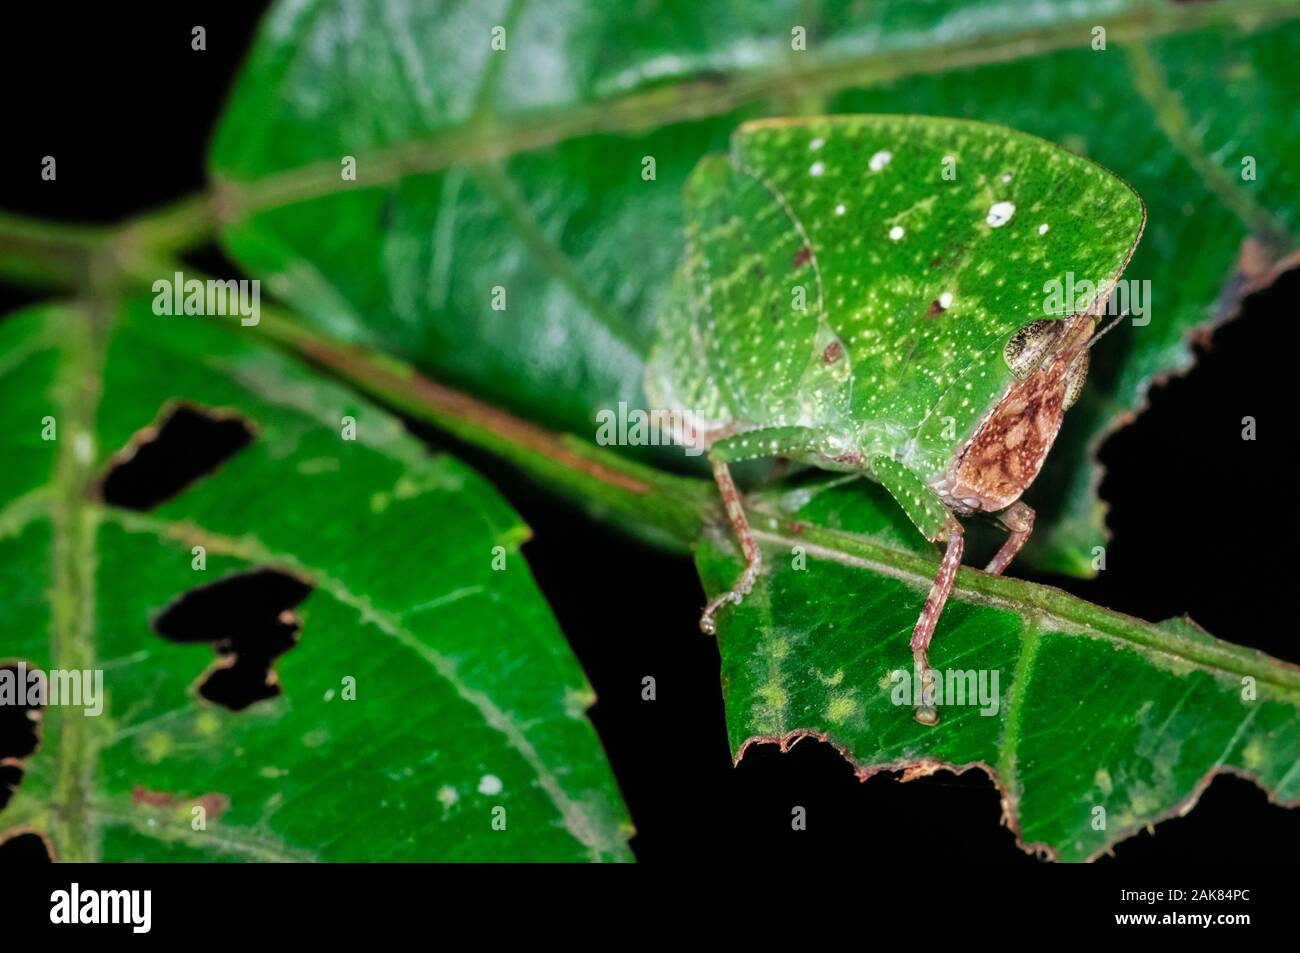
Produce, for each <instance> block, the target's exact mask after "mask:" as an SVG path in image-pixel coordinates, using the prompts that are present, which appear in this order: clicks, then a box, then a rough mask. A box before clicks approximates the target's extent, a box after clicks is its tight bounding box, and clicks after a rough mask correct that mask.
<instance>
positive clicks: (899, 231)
mask: <svg viewBox="0 0 1300 953" xmlns="http://www.w3.org/2000/svg"><path fill="white" fill-rule="evenodd" d="M904 234H906V233H905V232H904V231H903V226H902V225H895V226H894V227H893V228H891V229H890V230H889V237H890V238H892V239H893V240H894V241H898V240H899V239H900V238H902V237H903V235H904Z"/></svg>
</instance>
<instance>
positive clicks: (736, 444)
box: [700, 427, 814, 635]
mask: <svg viewBox="0 0 1300 953" xmlns="http://www.w3.org/2000/svg"><path fill="white" fill-rule="evenodd" d="M813 438H814V434H813V431H811V430H807V429H805V428H803V427H773V428H770V429H767V430H751V431H747V432H745V433H740V434H735V435H733V436H731V437H727V438H725V439H723V440H719V441H718V442H717V443H715V444H714V445H713V447H712V448H710V450H709V463H710V464H711V465H712V467H713V480H714V482H715V483H717V484H718V490H719V491H720V492H721V493H722V505H723V507H724V508H725V509H726V512H727V519H728V521H729V522H730V523H731V526H732V529H734V530H735V531H736V539H737V540H739V542H740V551H741V552H742V553H743V554H744V556H745V569H744V571H743V572H741V574H740V578H739V579H737V580H736V582H735V584H734V585H732V587H731V588H730V589H729V590H728V591H726V592H724V593H721V594H719V595H717V596H715V597H714V598H713V599H711V600H709V604H708V605H707V606H705V607H704V614H703V615H701V616H700V630H701V631H702V632H704V633H705V634H706V635H713V634H714V633H716V632H717V630H718V625H717V619H716V618H715V617H716V615H717V612H718V610H719V609H720V608H722V607H723V606H725V605H737V604H739V603H740V601H741V600H742V599H744V598H745V596H747V595H749V594H750V592H752V591H753V589H754V583H755V582H756V581H757V580H758V575H759V573H760V572H762V570H763V553H762V551H761V550H760V549H759V548H758V541H757V540H756V539H754V533H753V531H752V530H751V529H750V528H749V520H748V518H747V517H746V516H745V507H744V503H743V501H742V500H741V498H740V491H738V490H737V489H736V483H735V481H734V480H732V478H731V470H730V468H729V466H728V465H729V464H732V463H739V462H740V461H742V460H756V459H758V458H760V457H775V456H781V455H782V454H786V453H794V452H796V451H799V450H802V449H805V448H807V447H809V446H811V445H812V441H813Z"/></svg>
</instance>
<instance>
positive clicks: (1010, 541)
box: [984, 500, 1034, 576]
mask: <svg viewBox="0 0 1300 953" xmlns="http://www.w3.org/2000/svg"><path fill="white" fill-rule="evenodd" d="M997 518H998V522H999V523H1001V524H1002V525H1003V526H1005V527H1006V528H1007V541H1006V542H1005V543H1003V544H1002V548H1001V549H999V550H998V552H997V555H996V556H994V557H993V559H992V560H991V561H990V562H989V564H988V565H987V566H985V567H984V571H985V572H986V573H989V574H990V575H993V576H1000V575H1002V570H1004V569H1006V568H1007V566H1009V565H1011V560H1013V559H1015V558H1016V553H1018V552H1020V547H1021V546H1023V545H1025V541H1026V540H1027V539H1029V533H1030V532H1031V531H1032V530H1033V528H1034V511H1033V510H1032V509H1030V508H1029V507H1028V506H1026V505H1025V504H1024V503H1021V502H1020V501H1019V500H1017V501H1016V502H1014V503H1012V504H1011V505H1010V506H1008V507H1007V508H1006V509H1005V510H1003V511H1002V512H1001V513H999V514H998V517H997Z"/></svg>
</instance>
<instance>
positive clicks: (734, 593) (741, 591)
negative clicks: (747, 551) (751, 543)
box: [700, 550, 763, 635]
mask: <svg viewBox="0 0 1300 953" xmlns="http://www.w3.org/2000/svg"><path fill="white" fill-rule="evenodd" d="M762 568H763V557H762V556H761V555H760V554H759V553H758V551H757V550H755V553H754V557H753V558H752V559H751V560H750V562H749V563H748V564H747V565H746V566H745V571H744V572H743V573H741V574H740V578H739V579H737V580H736V584H735V586H733V587H732V588H731V590H730V591H728V592H724V593H722V594H721V595H719V596H715V597H714V598H712V599H710V600H709V604H708V605H707V606H705V607H704V612H703V613H702V614H701V615H700V631H701V632H703V633H704V634H705V635H717V634H718V622H717V619H716V618H715V617H716V616H717V614H718V610H719V609H721V608H722V607H723V606H725V605H728V604H730V605H737V606H738V605H740V601H741V600H742V599H744V598H745V596H747V595H749V594H750V592H751V591H753V589H754V581H755V580H756V579H758V574H759V572H760V570H762Z"/></svg>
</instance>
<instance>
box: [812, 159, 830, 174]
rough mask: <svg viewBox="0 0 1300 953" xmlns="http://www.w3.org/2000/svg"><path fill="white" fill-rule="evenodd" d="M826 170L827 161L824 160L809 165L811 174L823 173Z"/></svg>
mask: <svg viewBox="0 0 1300 953" xmlns="http://www.w3.org/2000/svg"><path fill="white" fill-rule="evenodd" d="M825 171H826V165H825V163H822V162H814V163H813V164H812V165H811V166H809V167H808V174H809V175H821V174H822V173H823V172H825Z"/></svg>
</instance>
